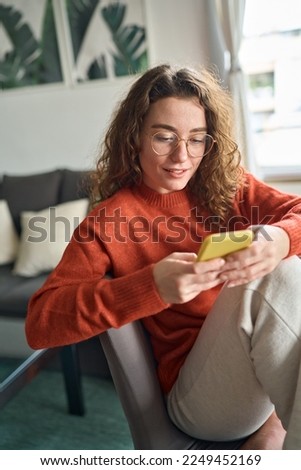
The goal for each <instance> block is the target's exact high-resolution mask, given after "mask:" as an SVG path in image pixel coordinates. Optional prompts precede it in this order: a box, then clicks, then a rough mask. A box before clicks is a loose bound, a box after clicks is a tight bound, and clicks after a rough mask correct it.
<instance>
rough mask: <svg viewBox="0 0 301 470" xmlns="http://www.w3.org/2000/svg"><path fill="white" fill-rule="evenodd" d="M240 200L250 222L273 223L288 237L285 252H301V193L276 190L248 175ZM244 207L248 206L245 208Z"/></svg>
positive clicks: (296, 253) (297, 253)
mask: <svg viewBox="0 0 301 470" xmlns="http://www.w3.org/2000/svg"><path fill="white" fill-rule="evenodd" d="M240 204H242V205H243V206H244V208H245V209H244V210H245V215H246V216H247V218H248V220H249V222H250V225H258V224H263V225H275V226H277V227H281V228H282V229H283V230H285V231H286V232H287V234H288V236H289V238H290V251H289V254H288V256H292V255H300V254H301V229H300V228H301V197H300V196H298V195H295V194H288V193H284V192H282V191H279V190H277V189H276V188H274V187H271V186H269V185H267V184H265V183H264V182H262V181H259V180H257V179H256V178H255V177H254V176H252V175H250V174H248V175H247V185H246V190H245V191H244V194H243V197H242V200H241V201H240ZM246 208H247V209H246Z"/></svg>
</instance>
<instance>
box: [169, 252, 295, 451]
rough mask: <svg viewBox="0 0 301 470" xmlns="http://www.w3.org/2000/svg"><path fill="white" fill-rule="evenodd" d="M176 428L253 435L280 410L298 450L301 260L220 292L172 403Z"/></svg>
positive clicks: (214, 435) (225, 436)
mask: <svg viewBox="0 0 301 470" xmlns="http://www.w3.org/2000/svg"><path fill="white" fill-rule="evenodd" d="M167 405H168V411H169V414H170V417H171V419H172V420H173V421H174V423H175V424H176V425H177V426H178V427H179V428H180V429H182V430H184V431H185V432H186V433H188V434H190V435H192V436H195V437H197V438H200V439H205V440H212V441H228V440H233V439H239V438H242V437H245V436H248V435H250V434H251V433H253V432H254V431H256V430H257V429H258V428H259V427H260V426H261V425H262V424H263V423H264V422H265V421H266V419H267V418H268V417H269V415H270V414H271V413H272V411H273V410H274V407H275V409H276V412H277V415H278V417H279V418H280V419H281V421H282V425H283V427H284V428H285V429H286V430H287V436H286V439H285V443H284V448H285V449H301V260H300V259H299V258H298V257H296V256H294V257H291V258H289V259H286V260H284V261H282V262H281V263H280V265H279V266H278V267H277V268H276V269H275V270H274V271H273V272H272V273H271V274H268V275H267V276H265V277H263V278H262V279H258V280H256V281H252V282H250V283H248V284H246V285H244V286H238V287H234V288H227V287H226V286H225V287H224V288H223V289H222V291H221V293H220V295H219V297H218V299H217V301H216V302H215V304H214V306H213V308H212V310H211V312H210V314H209V315H208V317H207V319H206V321H205V323H204V326H203V328H202V329H201V331H200V333H199V335H198V338H197V340H196V342H195V344H194V346H193V348H192V350H191V351H190V353H189V355H188V357H187V359H186V361H185V363H184V365H183V367H182V369H181V371H180V374H179V377H178V379H177V381H176V383H175V385H174V387H173V389H172V390H171V392H170V394H169V396H168V399H167Z"/></svg>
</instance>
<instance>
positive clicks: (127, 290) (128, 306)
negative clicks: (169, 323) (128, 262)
mask: <svg viewBox="0 0 301 470" xmlns="http://www.w3.org/2000/svg"><path fill="white" fill-rule="evenodd" d="M126 281H127V282H126V283H125V282H124V278H116V279H112V281H110V282H111V288H112V296H113V299H114V306H116V307H117V309H119V308H121V309H122V316H123V318H124V319H127V320H128V321H133V320H137V319H139V318H142V317H146V316H150V315H154V314H156V313H159V312H161V311H162V310H165V309H166V308H168V307H169V304H166V303H165V302H163V300H162V299H161V297H160V296H159V293H158V291H157V288H156V285H155V282H154V278H153V266H147V267H145V268H143V269H140V270H138V271H136V272H134V273H132V274H129V275H127V276H126Z"/></svg>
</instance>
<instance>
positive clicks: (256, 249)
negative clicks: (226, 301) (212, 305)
mask: <svg viewBox="0 0 301 470" xmlns="http://www.w3.org/2000/svg"><path fill="white" fill-rule="evenodd" d="M251 228H252V227H251ZM289 248H290V240H289V236H288V234H287V233H286V231H285V230H283V229H282V228H280V227H275V226H273V225H263V226H262V227H260V229H259V230H257V232H256V237H255V240H254V241H253V243H252V244H251V246H250V247H249V248H246V249H244V250H241V251H238V252H236V253H232V254H231V255H229V256H227V257H226V258H225V259H226V263H225V265H224V267H223V272H222V273H221V275H220V279H221V280H222V281H227V286H228V287H234V286H238V285H241V284H245V283H247V282H250V281H253V280H254V279H258V278H260V277H262V276H265V275H266V274H268V273H270V272H271V271H273V270H274V269H275V268H276V267H277V266H278V264H279V263H280V261H281V260H282V259H284V258H285V257H286V256H287V255H288V253H289Z"/></svg>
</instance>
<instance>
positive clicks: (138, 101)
mask: <svg viewBox="0 0 301 470" xmlns="http://www.w3.org/2000/svg"><path fill="white" fill-rule="evenodd" d="M167 97H178V98H197V99H198V101H199V103H200V104H201V106H202V107H203V108H204V110H205V117H206V123H207V132H208V134H211V136H212V137H213V139H214V140H215V144H214V146H213V148H212V150H211V151H210V153H209V154H208V155H206V156H205V157H204V158H203V160H202V161H201V164H200V165H199V167H198V169H197V171H196V173H195V174H194V175H193V177H192V178H191V180H190V181H189V183H188V186H189V188H190V189H191V191H192V193H193V194H194V195H195V196H196V198H197V201H198V203H199V204H200V206H203V207H205V208H206V209H207V210H208V211H209V212H210V214H212V215H214V216H217V217H218V220H220V221H224V220H225V219H226V218H227V215H228V214H229V211H230V208H231V205H232V202H233V197H234V195H235V193H236V191H237V189H238V188H239V186H240V185H241V184H242V181H243V169H242V167H241V165H240V160H241V156H240V152H239V150H238V146H237V144H236V143H235V141H234V138H233V127H234V126H233V119H232V100H231V96H230V94H229V93H228V92H227V90H225V89H224V88H223V87H222V86H221V83H220V80H219V79H218V78H217V76H216V75H215V74H214V73H213V72H212V71H209V70H208V69H201V70H200V71H197V70H194V69H190V68H186V67H185V68H180V67H175V66H171V65H168V64H163V65H159V66H156V67H154V68H152V69H150V70H148V71H147V72H145V73H144V74H143V75H142V76H140V77H139V78H138V79H137V80H136V81H135V83H134V84H133V85H132V87H131V88H130V90H129V92H128V94H127V96H126V97H125V98H124V100H123V101H121V103H120V104H119V106H118V108H117V110H116V111H115V114H114V115H113V119H112V122H111V124H110V126H109V128H108V131H107V133H106V136H105V139H104V142H103V144H102V148H101V152H100V155H99V158H98V161H97V166H96V170H95V172H93V173H92V180H93V184H92V190H91V203H92V205H93V206H94V205H95V204H96V203H97V202H99V201H100V200H102V199H106V198H108V197H110V196H112V195H113V194H114V193H115V192H116V191H118V190H119V189H120V188H122V187H130V186H133V185H135V184H139V183H140V182H141V180H142V174H141V168H140V164H139V140H140V133H141V130H142V126H143V121H144V118H145V116H146V114H147V112H148V110H149V107H150V105H151V104H152V103H155V102H156V101H158V100H160V99H162V98H167Z"/></svg>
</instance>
